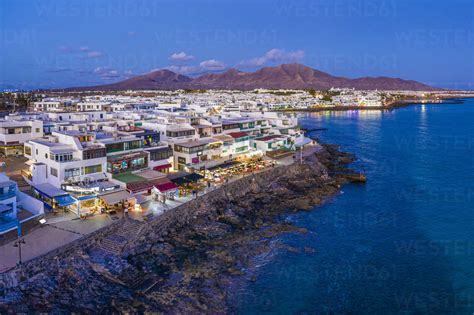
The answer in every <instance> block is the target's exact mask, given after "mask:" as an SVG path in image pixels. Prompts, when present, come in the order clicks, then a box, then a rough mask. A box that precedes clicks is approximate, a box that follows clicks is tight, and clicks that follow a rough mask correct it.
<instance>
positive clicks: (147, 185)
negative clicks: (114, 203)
mask: <svg viewBox="0 0 474 315" xmlns="http://www.w3.org/2000/svg"><path fill="white" fill-rule="evenodd" d="M152 188H153V183H152V182H147V181H143V182H134V183H127V189H128V190H129V191H130V192H131V193H137V192H140V191H145V190H149V189H152Z"/></svg>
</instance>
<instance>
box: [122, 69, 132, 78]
mask: <svg viewBox="0 0 474 315" xmlns="http://www.w3.org/2000/svg"><path fill="white" fill-rule="evenodd" d="M123 76H124V77H125V78H127V79H128V78H131V77H133V76H135V74H134V73H133V71H132V70H125V71H124V72H123Z"/></svg>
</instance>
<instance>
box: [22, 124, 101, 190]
mask: <svg viewBox="0 0 474 315" xmlns="http://www.w3.org/2000/svg"><path fill="white" fill-rule="evenodd" d="M25 156H26V157H28V158H29V159H30V161H28V162H27V164H29V165H30V169H29V171H27V172H24V174H23V175H24V176H23V177H24V178H25V180H26V181H27V182H29V183H30V184H31V185H32V186H35V185H39V184H45V183H49V184H51V185H52V186H54V187H56V188H61V186H62V185H63V184H66V183H67V184H79V183H81V182H84V181H89V180H95V179H98V178H103V177H104V172H105V171H106V167H107V157H106V148H105V146H104V145H101V144H99V143H97V142H96V141H95V134H93V133H81V132H57V131H54V132H52V136H51V137H50V138H49V139H37V140H30V141H28V142H27V143H25Z"/></svg>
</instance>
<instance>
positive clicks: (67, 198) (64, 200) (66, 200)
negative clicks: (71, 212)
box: [54, 195, 76, 207]
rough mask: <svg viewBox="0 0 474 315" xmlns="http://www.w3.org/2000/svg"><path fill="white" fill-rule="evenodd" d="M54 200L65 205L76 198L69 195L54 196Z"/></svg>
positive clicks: (73, 201) (74, 201) (71, 202)
mask: <svg viewBox="0 0 474 315" xmlns="http://www.w3.org/2000/svg"><path fill="white" fill-rule="evenodd" d="M54 200H56V202H57V203H58V204H59V205H60V206H61V207H66V206H69V205H72V204H75V203H76V199H74V198H72V197H71V196H69V195H65V196H59V197H55V198H54Z"/></svg>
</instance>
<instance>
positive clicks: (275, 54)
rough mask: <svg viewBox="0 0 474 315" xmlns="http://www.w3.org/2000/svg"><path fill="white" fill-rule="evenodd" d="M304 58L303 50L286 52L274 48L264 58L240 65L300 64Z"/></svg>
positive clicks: (242, 62)
mask: <svg viewBox="0 0 474 315" xmlns="http://www.w3.org/2000/svg"><path fill="white" fill-rule="evenodd" d="M303 58H304V51H303V50H296V51H286V50H284V49H279V48H273V49H271V50H269V51H267V52H266V53H265V54H264V55H263V56H261V57H256V58H252V59H247V60H242V61H241V62H240V65H243V66H252V67H259V66H263V65H266V64H268V63H274V62H298V61H300V60H301V59H303Z"/></svg>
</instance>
